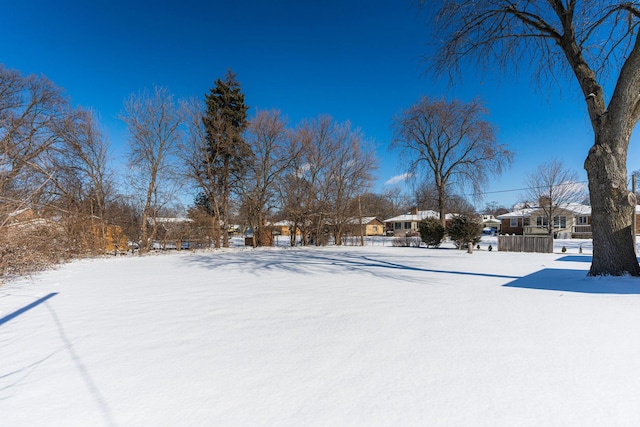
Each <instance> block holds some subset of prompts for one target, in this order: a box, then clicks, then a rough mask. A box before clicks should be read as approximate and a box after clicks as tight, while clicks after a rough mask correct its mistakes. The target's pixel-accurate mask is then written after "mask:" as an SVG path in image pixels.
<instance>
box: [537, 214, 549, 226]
mask: <svg viewBox="0 0 640 427" xmlns="http://www.w3.org/2000/svg"><path fill="white" fill-rule="evenodd" d="M548 225H549V220H548V219H547V217H544V216H539V217H537V218H536V226H538V227H546V226H548Z"/></svg>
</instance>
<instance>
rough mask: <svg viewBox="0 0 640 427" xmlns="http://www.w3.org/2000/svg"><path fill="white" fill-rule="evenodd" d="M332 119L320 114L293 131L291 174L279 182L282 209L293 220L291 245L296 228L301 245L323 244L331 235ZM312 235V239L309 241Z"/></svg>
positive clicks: (293, 241) (293, 242) (285, 175)
mask: <svg viewBox="0 0 640 427" xmlns="http://www.w3.org/2000/svg"><path fill="white" fill-rule="evenodd" d="M332 127H333V124H332V119H331V118H330V117H328V116H320V117H319V118H317V119H313V120H304V121H303V122H302V123H301V124H299V125H298V126H297V127H296V129H295V130H294V131H293V132H292V134H291V137H290V138H291V143H292V147H294V148H293V150H295V151H296V152H299V153H300V154H299V155H296V156H293V158H292V159H293V161H292V163H291V167H290V169H289V171H288V173H286V174H284V175H283V179H282V182H281V184H280V190H281V191H282V194H281V197H282V200H283V202H282V203H283V210H284V212H285V213H286V215H287V216H288V217H289V218H290V220H291V221H292V222H293V224H292V227H291V228H292V233H291V244H292V245H293V244H295V230H297V229H298V230H300V233H301V236H302V244H303V245H307V244H309V243H315V244H322V243H324V242H325V240H326V239H327V238H328V236H327V232H328V230H326V231H327V232H325V228H326V226H327V223H326V219H327V218H328V216H329V193H328V191H329V189H328V188H327V187H326V186H325V185H324V184H325V183H326V182H327V179H326V177H325V175H326V174H327V170H328V165H329V163H330V160H331V150H332V145H331V141H332V131H333V129H332ZM309 238H311V239H312V240H313V242H309V240H308V239H309Z"/></svg>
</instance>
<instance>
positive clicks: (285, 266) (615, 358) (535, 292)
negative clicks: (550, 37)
mask: <svg viewBox="0 0 640 427" xmlns="http://www.w3.org/2000/svg"><path fill="white" fill-rule="evenodd" d="M378 242H380V241H378ZM490 243H491V240H486V241H484V242H483V244H482V247H483V248H486V247H487V246H488V244H490ZM563 243H564V244H563ZM582 243H583V249H586V250H585V253H583V254H580V253H579V250H578V248H579V244H580V242H571V241H567V242H558V243H557V244H562V246H565V247H566V248H567V253H561V252H560V251H559V250H558V252H557V253H554V254H522V253H502V252H497V251H495V249H494V250H493V251H491V252H489V251H488V250H486V249H483V250H480V251H475V252H474V253H473V254H467V253H466V252H465V251H457V250H454V249H447V248H445V249H425V248H401V247H392V246H391V245H386V246H383V245H382V244H379V245H372V246H365V247H356V246H349V247H323V248H293V249H292V248H263V249H255V250H254V249H248V248H234V249H229V250H215V251H208V252H196V253H193V252H182V253H175V252H174V253H173V254H171V255H166V254H165V255H152V256H146V257H116V258H104V259H97V260H83V261H77V262H74V263H71V264H67V265H64V266H62V267H60V268H59V269H57V270H55V271H47V272H44V273H41V274H38V275H35V276H33V277H31V278H24V279H21V280H17V281H13V282H11V283H8V284H5V285H3V286H2V287H0V361H1V362H0V414H1V415H0V425H3V426H4V425H6V426H61V425H64V426H88V425H90V426H176V425H185V426H186V425H190V426H198V425H203V426H204V425H211V426H213V425H215V426H276V425H277V426H426V425H428V426H514V425H518V426H540V425H545V426H601V425H616V426H626V425H628V426H631V425H638V424H640V381H639V379H640V282H639V281H638V280H637V279H632V278H628V277H623V278H587V277H586V271H587V270H588V268H589V265H590V264H589V260H590V255H589V252H590V246H589V245H587V244H585V243H586V242H582ZM493 247H494V248H495V247H496V245H495V244H493ZM556 247H557V248H558V246H556Z"/></svg>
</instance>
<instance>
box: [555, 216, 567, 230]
mask: <svg viewBox="0 0 640 427" xmlns="http://www.w3.org/2000/svg"><path fill="white" fill-rule="evenodd" d="M553 228H567V217H566V216H564V215H560V216H554V217H553Z"/></svg>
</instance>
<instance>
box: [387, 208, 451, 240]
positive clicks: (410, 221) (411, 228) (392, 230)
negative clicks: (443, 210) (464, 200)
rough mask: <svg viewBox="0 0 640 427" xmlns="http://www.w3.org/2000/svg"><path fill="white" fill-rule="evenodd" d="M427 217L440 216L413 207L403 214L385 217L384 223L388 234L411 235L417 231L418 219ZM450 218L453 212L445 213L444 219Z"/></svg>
mask: <svg viewBox="0 0 640 427" xmlns="http://www.w3.org/2000/svg"><path fill="white" fill-rule="evenodd" d="M427 218H436V219H438V218H440V214H438V212H436V211H432V210H426V211H419V210H417V209H414V210H412V211H411V212H408V213H406V214H404V215H399V216H394V217H393V218H389V219H385V220H384V224H385V227H386V230H387V232H388V233H389V234H393V235H394V236H411V235H417V234H418V233H419V231H418V225H419V224H420V221H422V220H425V219H427ZM451 218H453V214H446V215H445V221H450V220H451Z"/></svg>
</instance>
